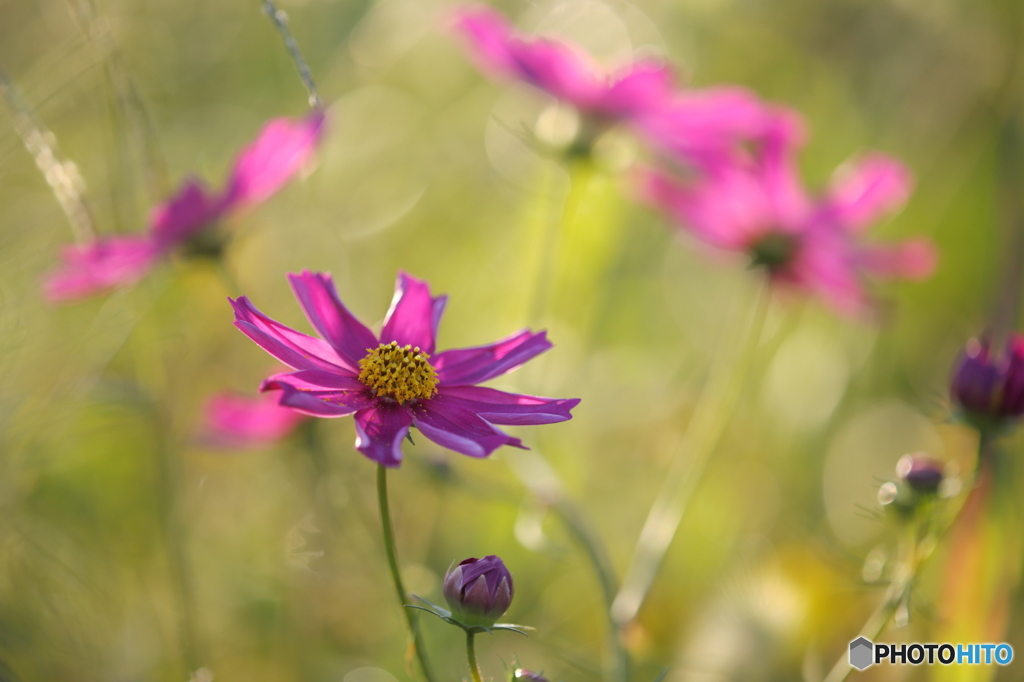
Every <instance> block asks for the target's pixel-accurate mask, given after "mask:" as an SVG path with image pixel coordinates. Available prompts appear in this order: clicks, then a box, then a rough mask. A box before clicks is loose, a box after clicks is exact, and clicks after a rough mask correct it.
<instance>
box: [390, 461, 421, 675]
mask: <svg viewBox="0 0 1024 682" xmlns="http://www.w3.org/2000/svg"><path fill="white" fill-rule="evenodd" d="M387 476H388V470H387V469H386V468H385V467H384V465H383V464H378V465H377V499H378V501H379V503H380V521H381V527H382V528H383V531H384V548H385V549H386V550H387V554H388V567H389V568H390V569H391V580H392V582H393V583H394V585H395V592H396V593H397V595H398V607H399V608H400V609H402V613H404V614H405V620H406V623H407V624H408V626H409V635H410V636H411V637H412V646H413V650H414V651H415V654H416V659H417V660H418V661H419V664H420V669H421V670H422V672H423V677H424V678H426V680H427V682H434V674H433V672H432V671H431V668H430V662H429V661H428V660H427V652H426V649H425V648H424V646H423V635H422V634H421V633H420V626H419V618H418V617H417V615H416V611H415V609H409V608H406V604H407V603H408V601H409V599H408V594H409V593H408V592H406V591H405V586H404V585H402V574H401V572H400V571H399V570H398V553H397V552H396V551H395V531H394V529H393V528H392V527H391V511H390V508H389V506H388V478H387Z"/></svg>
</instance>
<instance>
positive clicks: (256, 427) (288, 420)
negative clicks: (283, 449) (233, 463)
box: [204, 393, 306, 449]
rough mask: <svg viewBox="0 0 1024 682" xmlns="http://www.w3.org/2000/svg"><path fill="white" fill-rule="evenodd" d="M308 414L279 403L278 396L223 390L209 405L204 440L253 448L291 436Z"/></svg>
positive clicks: (226, 446)
mask: <svg viewBox="0 0 1024 682" xmlns="http://www.w3.org/2000/svg"><path fill="white" fill-rule="evenodd" d="M304 419H306V416H305V415H303V414H301V413H299V412H296V411H295V410H292V409H289V408H287V407H281V406H280V405H278V401H277V396H275V395H274V394H273V393H267V394H265V395H262V396H258V397H251V396H241V395H236V394H233V393H222V394H220V395H216V396H214V397H213V398H211V399H210V401H209V402H208V403H207V405H206V434H205V438H204V440H205V441H206V442H208V443H209V444H210V445H213V446H214V447H221V448H232V449H234V448H254V447H261V446H266V445H271V444H273V443H275V442H277V441H279V440H281V439H282V438H285V437H286V436H288V435H289V434H290V433H291V432H292V431H294V430H295V427H296V426H298V425H299V424H300V423H301V422H302V421H303V420H304Z"/></svg>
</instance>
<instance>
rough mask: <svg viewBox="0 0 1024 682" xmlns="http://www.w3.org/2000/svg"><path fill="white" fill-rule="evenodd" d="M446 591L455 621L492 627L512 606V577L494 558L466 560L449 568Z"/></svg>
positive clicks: (445, 578) (445, 581)
mask: <svg viewBox="0 0 1024 682" xmlns="http://www.w3.org/2000/svg"><path fill="white" fill-rule="evenodd" d="M443 592H444V598H445V600H446V601H447V602H448V606H450V607H451V609H452V616H453V617H454V618H455V619H456V620H458V621H459V622H461V623H463V624H465V625H470V626H472V625H480V626H483V627H490V626H492V625H494V623H495V622H496V621H497V620H498V619H499V618H501V616H502V614H503V613H505V611H507V610H508V607H509V605H510V604H511V603H512V594H513V587H512V574H511V573H509V572H508V569H507V568H505V564H504V563H502V561H501V559H499V558H498V557H496V556H494V555H490V556H485V557H484V558H483V559H466V560H464V561H461V562H459V564H458V566H455V567H454V568H449V569H448V573H447V574H445V576H444V588H443Z"/></svg>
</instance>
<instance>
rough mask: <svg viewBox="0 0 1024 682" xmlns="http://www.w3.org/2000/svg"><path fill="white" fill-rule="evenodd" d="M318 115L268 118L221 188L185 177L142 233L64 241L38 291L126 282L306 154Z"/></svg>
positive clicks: (277, 184)
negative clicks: (56, 261)
mask: <svg viewBox="0 0 1024 682" xmlns="http://www.w3.org/2000/svg"><path fill="white" fill-rule="evenodd" d="M323 119H324V117H323V114H322V113H321V112H314V113H312V114H310V115H309V116H307V117H306V118H304V119H301V120H297V121H295V120H291V119H287V118H277V119H273V120H271V121H270V122H269V123H267V124H266V125H265V126H264V127H263V129H262V130H261V131H260V134H259V136H258V137H257V138H256V140H255V142H253V143H252V144H251V145H249V146H248V147H245V148H244V149H243V150H242V152H241V153H240V154H239V155H238V158H237V159H236V160H235V163H234V165H233V166H232V169H231V172H230V174H229V175H228V180H227V183H226V185H225V188H224V190H223V191H221V192H212V191H210V190H209V189H208V188H207V187H206V186H205V185H204V184H203V182H202V181H201V180H197V179H195V178H188V179H186V180H185V181H184V182H183V183H182V185H181V187H180V188H179V189H178V191H177V192H176V193H175V194H174V196H172V197H171V198H170V199H168V200H167V201H165V202H164V203H162V204H159V205H158V206H156V207H155V208H154V209H153V210H152V212H151V214H150V219H149V229H148V231H147V232H146V233H144V234H141V235H134V236H128V237H109V238H106V239H97V240H96V241H94V242H92V243H91V244H79V245H74V246H69V247H66V248H65V249H64V251H63V252H62V253H61V261H62V262H61V265H60V266H58V267H57V268H56V269H55V270H53V271H52V272H50V273H49V275H47V277H46V281H45V283H44V293H45V295H46V297H47V298H48V299H49V300H51V301H65V300H70V299H76V298H82V297H84V296H89V295H91V294H94V293H97V292H100V291H105V290H107V289H111V288H114V287H116V286H122V285H127V284H133V283H135V282H137V281H139V280H140V279H142V278H143V277H144V276H145V275H146V273H147V272H149V270H150V269H151V268H152V267H153V265H154V264H155V263H156V262H157V261H158V260H159V259H160V258H162V257H164V256H166V255H167V254H168V253H169V252H170V251H172V250H173V249H175V248H176V247H178V246H180V245H182V244H185V243H187V242H189V241H190V240H192V239H193V238H194V237H196V236H197V235H198V234H199V233H200V232H202V231H203V230H204V229H206V228H208V227H210V226H211V225H213V224H214V223H216V222H217V221H219V220H221V219H223V218H225V217H227V216H228V215H230V214H233V213H236V212H238V211H241V210H243V209H245V208H247V207H250V206H253V205H255V204H258V203H260V202H263V201H266V200H267V199H268V198H269V197H270V196H271V195H272V194H274V193H275V192H276V191H278V190H279V189H280V188H281V187H282V186H284V184H285V183H287V182H288V181H289V180H290V179H291V178H292V177H293V176H294V175H295V174H296V173H297V172H298V171H299V170H300V169H301V168H302V166H303V165H304V164H305V163H306V162H307V161H308V160H309V158H310V156H311V155H312V153H313V151H314V150H315V148H316V145H317V142H318V141H319V139H320V134H321V131H322V124H323Z"/></svg>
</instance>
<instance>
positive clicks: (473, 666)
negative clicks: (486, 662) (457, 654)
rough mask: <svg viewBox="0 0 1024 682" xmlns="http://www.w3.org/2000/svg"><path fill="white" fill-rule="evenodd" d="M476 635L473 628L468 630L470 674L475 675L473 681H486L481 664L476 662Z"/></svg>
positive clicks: (467, 648) (467, 652)
mask: <svg viewBox="0 0 1024 682" xmlns="http://www.w3.org/2000/svg"><path fill="white" fill-rule="evenodd" d="M475 635H476V633H475V632H473V631H472V630H466V659H467V660H468V661H469V674H470V675H472V676H473V682H484V678H483V676H482V675H481V674H480V666H479V665H477V662H476V643H475V642H474V641H473V637H474V636H475Z"/></svg>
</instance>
